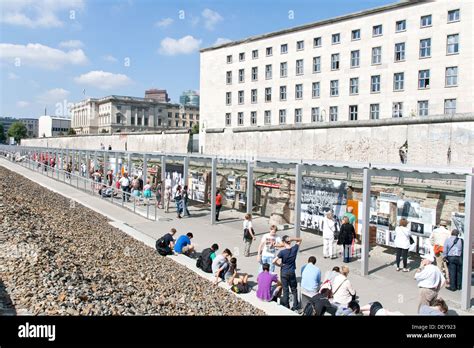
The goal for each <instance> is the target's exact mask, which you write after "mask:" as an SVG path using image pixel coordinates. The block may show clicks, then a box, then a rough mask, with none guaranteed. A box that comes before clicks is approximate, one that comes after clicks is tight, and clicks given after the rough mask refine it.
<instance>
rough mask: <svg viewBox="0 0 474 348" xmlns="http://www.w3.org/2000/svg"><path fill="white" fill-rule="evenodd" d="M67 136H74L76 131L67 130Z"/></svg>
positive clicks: (72, 129)
mask: <svg viewBox="0 0 474 348" xmlns="http://www.w3.org/2000/svg"><path fill="white" fill-rule="evenodd" d="M67 135H76V131H75V130H74V128H69V131H68V132H67Z"/></svg>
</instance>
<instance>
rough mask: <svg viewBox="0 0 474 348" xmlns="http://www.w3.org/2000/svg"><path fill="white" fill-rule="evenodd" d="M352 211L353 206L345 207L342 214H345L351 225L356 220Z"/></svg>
mask: <svg viewBox="0 0 474 348" xmlns="http://www.w3.org/2000/svg"><path fill="white" fill-rule="evenodd" d="M353 211H354V208H353V207H347V210H346V212H345V213H344V216H347V217H348V219H349V223H350V224H351V225H354V224H355V222H356V216H355V215H354V214H353V213H352V212H353Z"/></svg>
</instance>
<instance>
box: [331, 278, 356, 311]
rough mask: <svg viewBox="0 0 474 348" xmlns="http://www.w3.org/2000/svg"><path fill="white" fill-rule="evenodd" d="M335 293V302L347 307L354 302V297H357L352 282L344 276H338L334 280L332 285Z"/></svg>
mask: <svg viewBox="0 0 474 348" xmlns="http://www.w3.org/2000/svg"><path fill="white" fill-rule="evenodd" d="M332 291H333V292H334V302H337V303H340V304H342V305H345V306H347V305H348V304H349V302H351V301H352V295H355V290H354V288H352V284H351V281H350V280H349V279H347V277H346V276H345V275H343V274H338V275H337V276H336V278H334V284H333V285H332Z"/></svg>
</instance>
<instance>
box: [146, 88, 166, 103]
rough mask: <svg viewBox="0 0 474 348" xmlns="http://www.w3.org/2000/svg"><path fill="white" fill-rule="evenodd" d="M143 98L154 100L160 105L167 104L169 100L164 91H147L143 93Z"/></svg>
mask: <svg viewBox="0 0 474 348" xmlns="http://www.w3.org/2000/svg"><path fill="white" fill-rule="evenodd" d="M145 98H150V99H155V100H156V101H158V102H160V103H168V102H169V101H170V98H168V92H166V89H149V90H146V91H145Z"/></svg>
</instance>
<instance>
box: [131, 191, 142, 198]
mask: <svg viewBox="0 0 474 348" xmlns="http://www.w3.org/2000/svg"><path fill="white" fill-rule="evenodd" d="M132 196H134V197H140V191H138V190H134V191H133V193H132Z"/></svg>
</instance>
